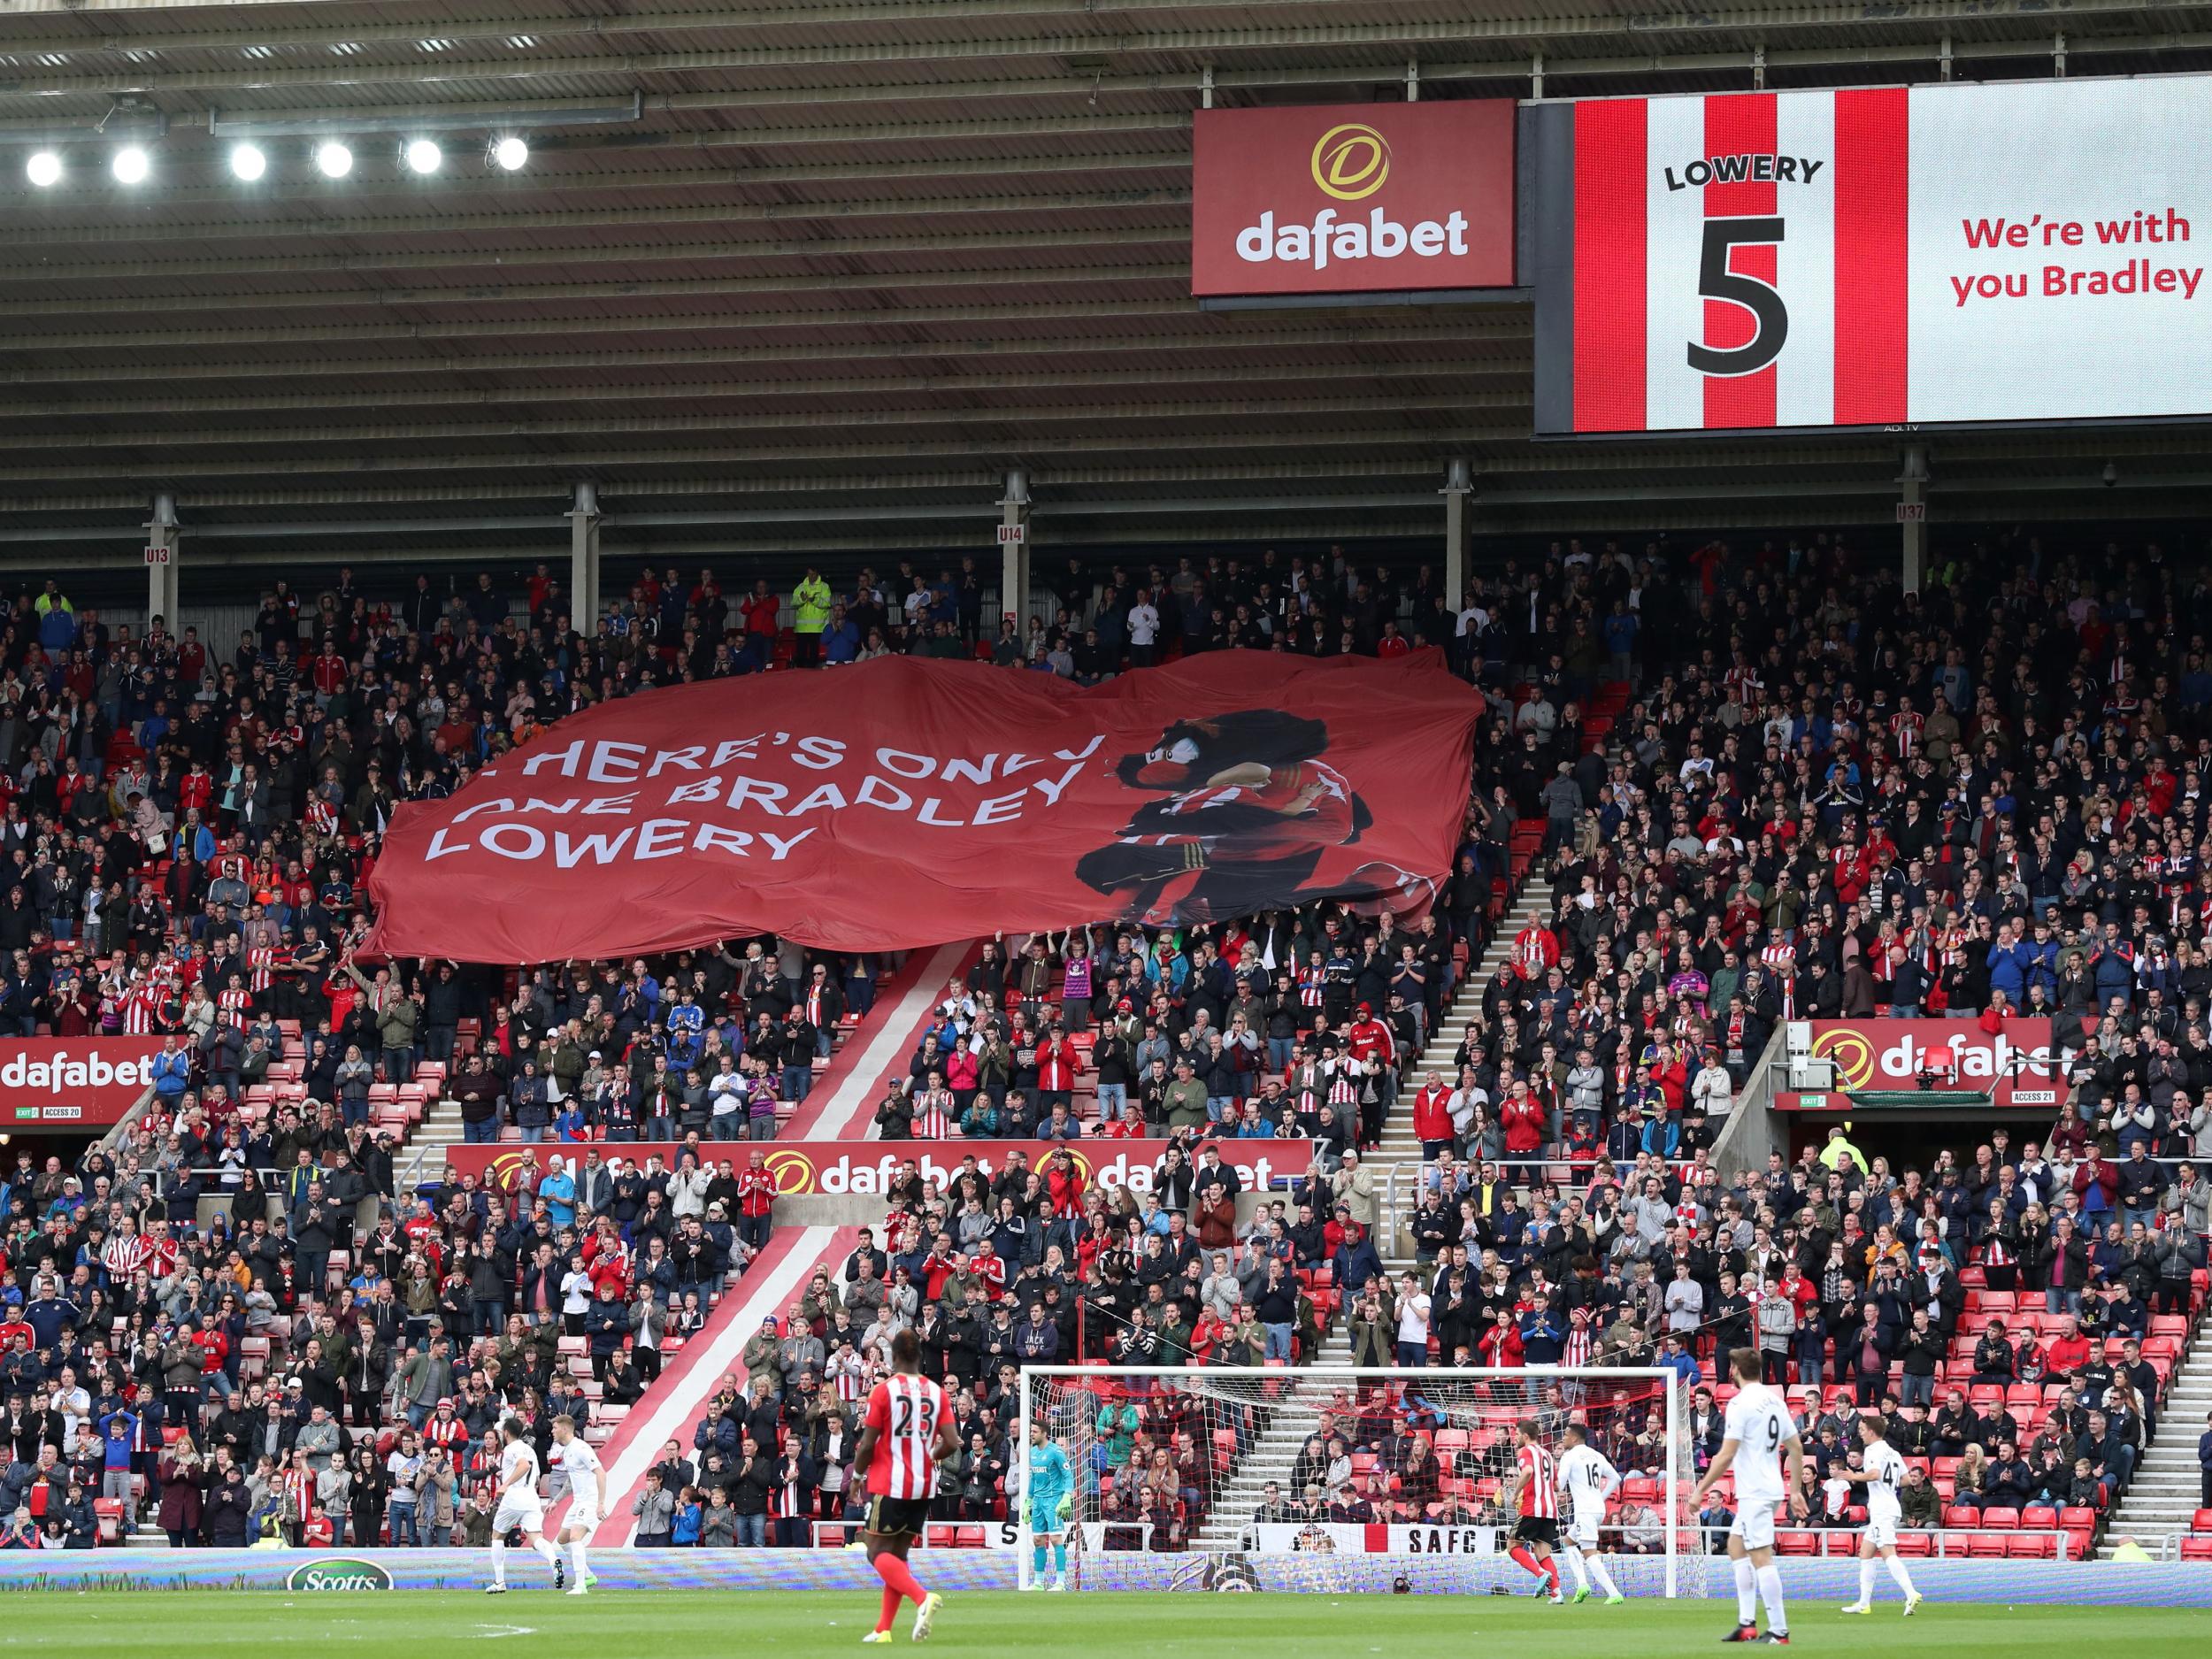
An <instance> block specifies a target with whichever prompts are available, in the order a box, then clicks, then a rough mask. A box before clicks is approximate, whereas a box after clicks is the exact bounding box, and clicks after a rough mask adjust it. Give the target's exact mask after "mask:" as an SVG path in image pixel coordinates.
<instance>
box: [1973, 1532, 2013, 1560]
mask: <svg viewBox="0 0 2212 1659" xmlns="http://www.w3.org/2000/svg"><path fill="white" fill-rule="evenodd" d="M2010 1542H2011V1540H2009V1539H2008V1538H2007V1537H2006V1536H2005V1535H2004V1534H2003V1533H2002V1532H1976V1533H1974V1534H1973V1535H1972V1536H1971V1537H1970V1538H1969V1539H1968V1540H1966V1553H1967V1554H1968V1555H1971V1556H1973V1557H1974V1558H1975V1559H1976V1560H1977V1561H1989V1560H2001V1559H2002V1558H2003V1555H2004V1553H2005V1550H2006V1548H2007V1547H2008V1545H2009V1544H2010Z"/></svg>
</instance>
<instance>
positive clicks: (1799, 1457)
mask: <svg viewBox="0 0 2212 1659" xmlns="http://www.w3.org/2000/svg"><path fill="white" fill-rule="evenodd" d="M1728 1368H1729V1371H1730V1374H1731V1375H1732V1376H1733V1377H1734V1379H1735V1380H1736V1393H1735V1397H1734V1398H1732V1400H1730V1401H1729V1402H1728V1409H1727V1410H1726V1411H1725V1412H1724V1413H1723V1414H1722V1417H1721V1442H1720V1450H1719V1451H1717V1452H1716V1453H1714V1454H1713V1461H1712V1463H1710V1464H1709V1465H1708V1466H1707V1468H1706V1471H1705V1476H1704V1479H1701V1480H1700V1481H1699V1482H1698V1483H1697V1494H1696V1496H1695V1497H1694V1500H1693V1501H1692V1507H1693V1508H1694V1509H1700V1510H1702V1509H1704V1507H1705V1498H1706V1494H1708V1493H1709V1492H1711V1491H1712V1489H1713V1488H1714V1487H1715V1486H1718V1485H1720V1482H1721V1478H1722V1477H1723V1476H1724V1475H1725V1474H1727V1473H1728V1472H1729V1471H1731V1470H1733V1471H1735V1476H1736V1518H1735V1520H1734V1521H1733V1522H1732V1523H1731V1524H1730V1525H1729V1528H1728V1558H1729V1560H1730V1561H1731V1562H1732V1563H1734V1566H1735V1569H1736V1628H1735V1629H1734V1630H1732V1631H1731V1632H1729V1633H1728V1634H1727V1635H1726V1636H1724V1637H1723V1638H1722V1639H1721V1640H1724V1641H1762V1642H1770V1643H1772V1644H1773V1645H1774V1646H1776V1647H1787V1646H1788V1645H1789V1640H1790V1617H1789V1614H1788V1613H1787V1612H1786V1610H1785V1609H1784V1608H1783V1606H1782V1570H1781V1569H1780V1568H1778V1567H1777V1566H1776V1565H1775V1564H1774V1520H1775V1516H1776V1514H1777V1512H1778V1511H1779V1510H1781V1509H1783V1508H1785V1507H1787V1509H1788V1510H1789V1512H1790V1513H1791V1514H1792V1515H1793V1516H1796V1517H1800V1518H1802V1517H1803V1516H1804V1514H1805V1493H1804V1488H1803V1486H1802V1484H1801V1483H1802V1481H1803V1479H1804V1465H1805V1448H1804V1444H1803V1443H1802V1442H1801V1440H1799V1439H1798V1438H1797V1425H1796V1424H1795V1423H1794V1422H1793V1421H1792V1420H1791V1417H1790V1411H1789V1407H1788V1406H1787V1405H1786V1404H1784V1403H1783V1400H1782V1396H1781V1395H1780V1394H1778V1393H1777V1392H1776V1391H1775V1390H1774V1389H1772V1388H1770V1387H1768V1386H1766V1385H1765V1384H1764V1383H1763V1382H1761V1381H1760V1380H1759V1374H1760V1366H1759V1350H1758V1349H1757V1348H1738V1349H1736V1350H1735V1351H1734V1352H1733V1353H1732V1354H1731V1355H1729V1356H1728ZM1761 1601H1764V1602H1765V1603H1766V1606H1767V1628H1766V1634H1765V1635H1761V1634H1760V1633H1759V1622H1758V1614H1759V1603H1760V1602H1761Z"/></svg>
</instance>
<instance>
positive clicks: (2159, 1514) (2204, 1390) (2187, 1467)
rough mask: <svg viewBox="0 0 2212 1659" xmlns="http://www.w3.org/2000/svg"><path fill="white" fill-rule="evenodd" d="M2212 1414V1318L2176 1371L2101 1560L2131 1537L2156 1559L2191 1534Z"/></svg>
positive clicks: (2107, 1530)
mask: <svg viewBox="0 0 2212 1659" xmlns="http://www.w3.org/2000/svg"><path fill="white" fill-rule="evenodd" d="M2208 1411H2212V1319H2208V1320H2206V1321H2204V1322H2203V1323H2202V1324H2200V1325H2199V1326H2198V1327H2197V1333H2196V1336H2195V1337H2194V1338H2193V1340H2191V1342H2190V1344H2189V1347H2188V1348H2187V1349H2185V1351H2184V1353H2183V1354H2182V1356H2181V1363H2180V1364H2179V1365H2178V1366H2177V1367H2176V1368H2175V1371H2174V1379H2173V1381H2172V1383H2171V1385H2170V1386H2169V1387H2168V1388H2167V1390H2166V1404H2165V1408H2164V1409H2162V1411H2161V1412H2160V1413H2159V1415H2158V1438H2157V1440H2154V1442H2152V1444H2151V1445H2150V1447H2149V1448H2147V1449H2146V1450H2145V1452H2144V1454H2143V1458H2142V1461H2141V1462H2140V1463H2138V1464H2137V1465H2136V1469H2135V1479H2134V1481H2133V1482H2132V1483H2131V1485H2130V1486H2129V1487H2128V1489H2127V1494H2126V1495H2125V1496H2124V1497H2123V1498H2122V1499H2121V1500H2120V1504H2119V1507H2118V1508H2117V1509H2115V1510H2114V1511H2113V1512H2112V1518H2111V1520H2110V1521H2109V1522H2108V1524H2107V1525H2106V1527H2105V1541H2104V1546H2103V1548H2102V1549H2101V1551H2100V1553H2101V1555H2106V1556H2109V1555H2111V1553H2112V1540H2114V1539H2116V1538H2121V1537H2127V1538H2132V1539H2134V1540H2135V1541H2136V1542H2137V1543H2139V1544H2140V1545H2142V1546H2143V1548H2146V1549H2147V1550H2149V1551H2150V1552H2151V1554H2152V1555H2157V1554H2158V1553H2159V1547H2160V1545H2161V1544H2162V1542H2163V1540H2165V1539H2167V1538H2168V1537H2170V1536H2171V1535H2172V1534H2173V1533H2176V1532H2187V1531H2189V1523H2190V1521H2191V1519H2192V1518H2193V1517H2194V1516H2195V1514H2196V1512H2197V1509H2199V1508H2200V1504H2199V1502H2198V1500H2199V1499H2200V1497H2201V1496H2202V1495H2203V1490H2204V1488H2203V1482H2202V1479H2201V1477H2200V1472H2199V1471H2198V1467H2197V1438H2198V1436H2200V1435H2201V1434H2202V1433H2203V1432H2204V1424H2205V1414H2206V1413H2207V1412H2208Z"/></svg>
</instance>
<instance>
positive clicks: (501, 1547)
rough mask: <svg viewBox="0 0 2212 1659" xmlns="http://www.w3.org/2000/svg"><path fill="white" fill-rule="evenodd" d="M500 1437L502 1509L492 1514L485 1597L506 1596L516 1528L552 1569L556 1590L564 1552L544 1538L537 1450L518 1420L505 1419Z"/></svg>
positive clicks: (563, 1577)
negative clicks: (489, 1576) (489, 1573)
mask: <svg viewBox="0 0 2212 1659" xmlns="http://www.w3.org/2000/svg"><path fill="white" fill-rule="evenodd" d="M499 1438H500V1439H501V1440H503V1441H504V1442H505V1444H504V1445H503V1446H502V1447H501V1448H500V1452H499V1507H498V1508H497V1509H495V1510H494V1511H493V1512H492V1581H491V1582H490V1583H489V1584H488V1585H486V1586H484V1594H487V1595H503V1594H506V1591H507V1534H508V1533H510V1532H513V1531H515V1530H516V1529H517V1528H520V1529H521V1532H522V1537H523V1541H524V1542H525V1543H526V1544H528V1545H529V1546H530V1548H533V1549H534V1550H536V1551H537V1552H538V1554H539V1555H542V1556H544V1557H545V1564H546V1565H547V1566H549V1567H550V1568H552V1569H553V1587H554V1588H555V1589H556V1590H557V1589H559V1588H560V1587H561V1586H562V1585H563V1584H564V1583H565V1581H566V1579H567V1574H566V1572H565V1571H564V1570H563V1568H562V1566H561V1552H560V1551H559V1550H557V1549H556V1548H553V1546H552V1545H551V1544H550V1543H549V1542H548V1541H547V1540H546V1536H545V1504H544V1502H543V1501H542V1500H541V1499H540V1498H539V1496H538V1454H537V1451H536V1449H535V1448H533V1447H532V1446H531V1444H530V1442H529V1441H528V1440H525V1439H524V1438H523V1428H522V1419H521V1418H519V1417H502V1418H501V1419H500V1420H499Z"/></svg>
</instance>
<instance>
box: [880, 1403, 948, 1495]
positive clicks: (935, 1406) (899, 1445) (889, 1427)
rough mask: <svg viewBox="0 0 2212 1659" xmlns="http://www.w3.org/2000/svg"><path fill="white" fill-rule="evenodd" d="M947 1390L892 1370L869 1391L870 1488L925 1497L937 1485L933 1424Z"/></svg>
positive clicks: (942, 1415)
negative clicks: (873, 1442)
mask: <svg viewBox="0 0 2212 1659" xmlns="http://www.w3.org/2000/svg"><path fill="white" fill-rule="evenodd" d="M944 1420H945V1391H944V1390H943V1389H941V1388H940V1387H939V1386H937V1385H936V1384H935V1383H933V1382H932V1381H930V1379H928V1378H926V1377H909V1376H906V1375H904V1374H902V1373H895V1374H894V1375H892V1376H889V1377H887V1378H885V1379H883V1380H882V1381H881V1382H879V1383H878V1384H877V1385H876V1387H875V1392H874V1393H872V1394H870V1395H869V1396H868V1426H869V1427H870V1428H872V1429H873V1430H875V1432H876V1445H875V1455H874V1456H873V1457H872V1459H871V1460H870V1461H869V1464H868V1490H869V1491H871V1492H872V1493H874V1494H876V1496H878V1497H879V1498H929V1497H933V1496H934V1495H935V1494H936V1490H937V1425H939V1424H940V1423H942V1422H943V1421H944Z"/></svg>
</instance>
